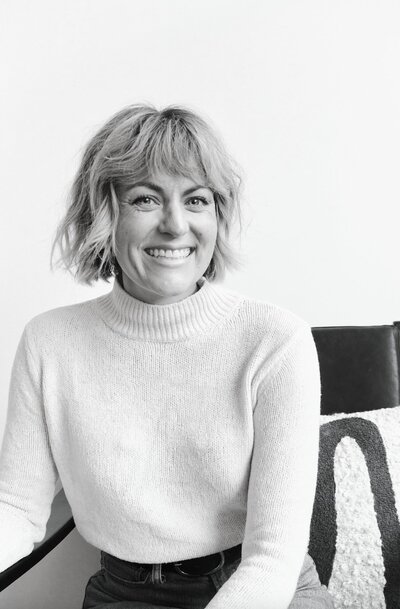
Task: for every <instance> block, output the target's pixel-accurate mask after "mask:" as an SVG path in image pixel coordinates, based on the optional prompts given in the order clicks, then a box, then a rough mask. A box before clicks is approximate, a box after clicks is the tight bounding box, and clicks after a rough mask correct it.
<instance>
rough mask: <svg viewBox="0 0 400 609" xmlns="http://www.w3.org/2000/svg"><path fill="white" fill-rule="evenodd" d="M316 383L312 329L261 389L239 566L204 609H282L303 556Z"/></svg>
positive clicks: (294, 341)
mask: <svg viewBox="0 0 400 609" xmlns="http://www.w3.org/2000/svg"><path fill="white" fill-rule="evenodd" d="M320 398H321V385H320V373H319V362H318V356H317V350H316V347H315V343H314V339H313V337H312V333H311V329H310V327H309V326H307V325H306V326H303V327H302V328H300V329H298V330H297V331H296V333H295V334H294V335H293V336H292V337H291V338H290V339H289V341H288V342H287V343H286V345H284V346H283V347H282V350H281V353H280V357H279V360H278V361H277V363H276V365H275V366H274V368H273V370H271V371H270V373H269V374H268V378H264V379H263V380H262V382H261V383H260V385H259V388H258V392H257V401H256V404H255V408H254V413H253V420H254V447H253V454H252V462H251V471H250V477H249V487H248V502H247V519H246V527H245V535H244V540H243V544H242V561H241V563H240V565H239V567H238V568H237V570H236V571H235V572H234V573H233V574H232V575H231V577H230V578H229V579H228V580H227V581H226V582H225V583H224V585H223V586H222V587H221V588H220V589H219V590H218V592H217V594H216V595H215V596H214V598H213V599H212V600H211V602H210V603H209V604H208V605H207V609H287V607H288V605H289V604H290V602H291V600H292V598H293V595H294V593H295V591H296V585H297V581H298V577H299V575H300V571H301V566H302V564H303V561H304V557H305V554H306V552H307V547H308V540H309V528H310V522H311V516H312V508H313V502H314V495H315V487H316V481H317V469H318V444H319V415H320Z"/></svg>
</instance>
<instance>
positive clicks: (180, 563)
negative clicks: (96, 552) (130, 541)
mask: <svg viewBox="0 0 400 609" xmlns="http://www.w3.org/2000/svg"><path fill="white" fill-rule="evenodd" d="M241 550H242V544H238V545H237V546H233V547H232V548H228V549H226V550H222V551H220V552H215V553H214V554H208V555H207V556H199V557H197V558H190V559H186V560H176V561H173V562H168V563H138V562H129V561H126V560H122V559H120V558H116V557H115V556H112V555H111V554H107V552H103V551H102V552H101V556H102V564H103V565H105V567H106V568H108V569H109V570H112V569H113V567H114V568H116V567H118V566H120V567H121V566H123V567H124V568H128V569H129V566H131V567H135V568H138V567H141V568H142V569H145V570H152V568H153V565H154V564H161V565H162V568H163V570H164V571H171V570H172V571H176V572H177V573H180V574H181V575H187V576H189V577H196V576H203V575H210V574H212V573H215V572H217V571H219V570H220V569H222V567H223V566H224V565H229V564H231V563H232V562H234V561H235V560H238V559H239V558H241V554H242V552H241Z"/></svg>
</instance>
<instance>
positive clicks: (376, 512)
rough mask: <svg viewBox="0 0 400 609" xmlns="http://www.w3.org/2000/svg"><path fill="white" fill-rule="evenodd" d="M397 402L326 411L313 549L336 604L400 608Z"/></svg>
mask: <svg viewBox="0 0 400 609" xmlns="http://www.w3.org/2000/svg"><path fill="white" fill-rule="evenodd" d="M399 515H400V406H396V407H394V408H382V409H379V410H371V411H367V412H360V413H351V414H333V415H321V428H320V454H319V468H318V483H317V491H316V496H315V503H314V511H313V517H312V523H311V535H310V545H309V550H308V551H309V554H310V555H311V556H312V557H313V559H314V561H315V563H316V567H317V570H318V573H319V576H320V579H321V582H322V583H323V584H325V585H326V586H327V587H328V590H329V592H330V593H331V594H332V596H333V598H334V600H335V606H336V607H337V609H344V608H346V607H349V608H351V609H399V608H400V522H399Z"/></svg>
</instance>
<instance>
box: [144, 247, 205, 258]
mask: <svg viewBox="0 0 400 609" xmlns="http://www.w3.org/2000/svg"><path fill="white" fill-rule="evenodd" d="M195 249H196V248H194V247H184V248H181V249H161V248H160V249H158V248H151V247H146V248H145V250H144V251H145V252H146V254H148V256H150V257H151V258H157V259H162V260H182V259H185V258H189V256H190V255H191V254H192V253H193V252H194V250H195Z"/></svg>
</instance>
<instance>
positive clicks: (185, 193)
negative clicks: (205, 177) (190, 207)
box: [129, 182, 208, 195]
mask: <svg viewBox="0 0 400 609" xmlns="http://www.w3.org/2000/svg"><path fill="white" fill-rule="evenodd" d="M137 186H146V188H151V189H152V190H155V191H156V192H159V193H160V194H164V190H163V188H161V186H158V184H154V183H153V182H136V183H135V184H133V185H132V186H131V187H130V189H129V190H132V188H136V187H137ZM199 188H208V186H204V185H202V184H196V185H195V186H191V187H190V188H188V189H187V190H185V191H184V192H183V194H184V195H188V194H189V193H190V192H193V191H195V190H199Z"/></svg>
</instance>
